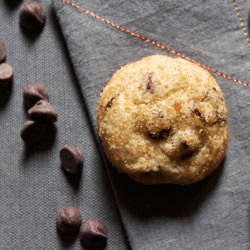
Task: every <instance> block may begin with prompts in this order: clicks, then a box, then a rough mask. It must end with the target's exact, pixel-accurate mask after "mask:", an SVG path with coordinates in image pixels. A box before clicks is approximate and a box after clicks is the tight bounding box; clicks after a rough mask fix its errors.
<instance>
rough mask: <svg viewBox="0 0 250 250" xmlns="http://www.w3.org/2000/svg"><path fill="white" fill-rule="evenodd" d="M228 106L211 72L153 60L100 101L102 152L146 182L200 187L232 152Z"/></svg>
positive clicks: (128, 70) (112, 85)
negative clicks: (228, 152) (229, 143)
mask: <svg viewBox="0 0 250 250" xmlns="http://www.w3.org/2000/svg"><path fill="white" fill-rule="evenodd" d="M227 113H228V111H227V106H226V103H225V100H224V97H223V92H222V90H221V89H220V87H219V85H218V84H217V82H216V80H215V79H214V78H213V76H212V75H211V74H210V73H209V72H208V71H206V70H205V69H203V68H201V67H199V66H198V65H195V64H193V63H191V62H188V61H186V60H183V59H180V58H177V59H174V58H171V57H168V56H164V55H154V56H149V57H146V58H143V59H142V60H139V61H137V62H135V63H129V64H127V65H125V66H124V67H122V68H121V69H120V70H118V71H116V73H115V74H114V75H113V76H112V78H111V80H110V81H109V82H108V83H107V85H106V86H105V88H104V89H103V92H102V93H101V96H100V99H99V105H98V107H97V121H98V131H99V136H100V138H101V140H102V145H103V149H104V151H105V153H106V155H107V157H108V159H109V161H110V162H111V164H112V165H113V166H114V167H116V168H117V169H118V170H119V172H121V173H126V174H128V175H129V176H130V177H131V178H132V179H133V180H135V181H137V182H140V183H143V184H168V183H172V184H180V185H187V184H191V183H194V182H198V181H200V180H202V179H203V178H205V177H206V176H208V175H209V174H211V173H212V172H213V171H214V170H215V169H216V168H217V167H218V166H219V164H220V163H221V161H222V159H223V157H224V155H225V152H226V148H227V143H228V133H227Z"/></svg>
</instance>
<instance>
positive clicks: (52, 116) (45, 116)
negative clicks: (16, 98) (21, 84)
mask: <svg viewBox="0 0 250 250" xmlns="http://www.w3.org/2000/svg"><path fill="white" fill-rule="evenodd" d="M23 101H24V104H25V106H26V107H27V109H28V115H29V117H30V119H31V120H28V121H27V122H25V124H24V125H23V127H22V129H21V138H22V139H23V140H24V142H25V143H26V144H29V145H33V144H37V143H39V142H40V141H42V140H43V139H44V138H45V137H46V134H47V131H48V126H49V125H50V123H52V122H56V121H57V116H58V115H57V112H56V111H55V110H54V108H53V107H52V106H51V104H50V103H49V96H48V90H47V88H46V87H45V86H44V85H43V84H42V83H39V82H33V83H30V84H28V85H27V86H26V87H25V88H24V90H23Z"/></svg>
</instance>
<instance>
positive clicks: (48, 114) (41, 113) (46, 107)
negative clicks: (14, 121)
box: [28, 100, 57, 122]
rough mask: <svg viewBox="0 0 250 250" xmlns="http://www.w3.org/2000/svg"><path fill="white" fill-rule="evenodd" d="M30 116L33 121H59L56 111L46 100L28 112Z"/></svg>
mask: <svg viewBox="0 0 250 250" xmlns="http://www.w3.org/2000/svg"><path fill="white" fill-rule="evenodd" d="M28 114H29V115H30V117H31V118H32V119H41V120H46V121H51V122H55V121H57V113H56V111H55V110H54V108H53V107H52V106H51V105H50V103H48V102H47V101H46V100H40V101H38V102H37V103H36V104H35V105H34V106H33V107H32V108H30V109H29V110H28Z"/></svg>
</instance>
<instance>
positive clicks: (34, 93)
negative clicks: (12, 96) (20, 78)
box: [23, 82, 49, 108]
mask: <svg viewBox="0 0 250 250" xmlns="http://www.w3.org/2000/svg"><path fill="white" fill-rule="evenodd" d="M41 99H44V100H46V101H49V95H48V90H47V88H46V87H45V86H44V85H43V84H42V83H40V82H32V83H30V84H28V85H27V86H26V87H25V88H24V90H23V100H24V103H25V105H26V106H27V108H30V107H32V106H33V105H34V104H35V103H36V102H38V101H39V100H41Z"/></svg>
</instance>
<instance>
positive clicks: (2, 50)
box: [0, 39, 6, 62]
mask: <svg viewBox="0 0 250 250" xmlns="http://www.w3.org/2000/svg"><path fill="white" fill-rule="evenodd" d="M5 58H6V47H5V43H4V41H3V40H2V39H0V62H2V61H3V60H4V59H5Z"/></svg>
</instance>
